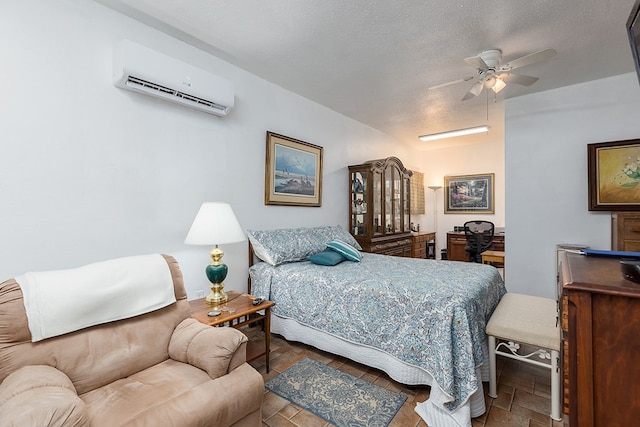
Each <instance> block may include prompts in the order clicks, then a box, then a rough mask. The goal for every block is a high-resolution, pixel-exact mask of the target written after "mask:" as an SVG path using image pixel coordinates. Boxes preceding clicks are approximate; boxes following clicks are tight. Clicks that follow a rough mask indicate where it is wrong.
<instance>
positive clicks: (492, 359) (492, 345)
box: [488, 335, 498, 398]
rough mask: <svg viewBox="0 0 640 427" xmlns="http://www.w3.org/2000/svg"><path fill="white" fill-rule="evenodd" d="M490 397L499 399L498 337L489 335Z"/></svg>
mask: <svg viewBox="0 0 640 427" xmlns="http://www.w3.org/2000/svg"><path fill="white" fill-rule="evenodd" d="M488 345H489V397H493V398H496V397H498V393H497V390H496V389H497V381H496V337H493V336H491V335H489V343H488Z"/></svg>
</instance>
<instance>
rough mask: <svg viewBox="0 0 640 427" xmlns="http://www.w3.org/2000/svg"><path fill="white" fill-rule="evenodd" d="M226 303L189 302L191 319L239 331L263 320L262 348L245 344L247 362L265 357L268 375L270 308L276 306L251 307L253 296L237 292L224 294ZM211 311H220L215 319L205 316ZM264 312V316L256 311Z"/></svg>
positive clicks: (269, 302) (251, 343)
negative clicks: (215, 304)
mask: <svg viewBox="0 0 640 427" xmlns="http://www.w3.org/2000/svg"><path fill="white" fill-rule="evenodd" d="M226 294H227V297H228V298H229V300H228V302H226V303H225V304H222V305H218V306H212V305H209V304H207V303H206V302H205V299H204V298H200V299H195V300H191V301H189V305H190V306H191V317H193V318H194V319H196V320H197V321H199V322H200V323H204V324H205V325H209V326H231V327H232V328H236V329H240V328H241V327H242V326H245V325H250V324H252V323H256V322H258V321H260V320H263V319H264V341H265V346H264V348H260V345H259V344H258V343H256V342H251V341H249V342H248V343H247V362H250V361H252V360H255V359H257V358H259V357H261V356H265V360H266V361H265V366H266V368H267V373H269V346H270V345H271V307H273V306H274V305H276V303H275V302H273V301H266V300H265V301H262V303H260V304H259V305H253V304H252V301H253V299H254V297H253V296H251V295H248V294H243V293H240V292H237V291H229V292H227V293H226ZM211 310H218V311H221V313H220V315H218V316H215V317H210V316H207V313H208V312H210V311H211ZM261 310H264V314H260V313H258V311H261Z"/></svg>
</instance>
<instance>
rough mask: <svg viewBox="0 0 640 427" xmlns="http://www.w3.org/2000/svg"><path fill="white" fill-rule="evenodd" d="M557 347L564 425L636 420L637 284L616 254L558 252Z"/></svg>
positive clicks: (639, 408)
mask: <svg viewBox="0 0 640 427" xmlns="http://www.w3.org/2000/svg"><path fill="white" fill-rule="evenodd" d="M561 263H562V265H561V271H562V275H561V280H560V284H561V286H562V304H560V311H561V313H560V314H561V316H560V318H561V319H562V320H561V322H562V329H561V330H562V346H561V352H562V353H563V354H562V359H563V361H564V364H563V365H564V366H563V370H564V374H565V375H566V377H565V390H564V393H565V403H567V404H568V411H569V425H571V426H579V427H591V426H594V427H600V426H602V427H608V426H632V425H638V422H640V393H638V390H639V387H640V386H639V384H640V362H639V359H640V339H638V332H639V331H640V284H637V283H634V282H631V281H628V280H625V279H623V277H622V274H621V273H620V261H619V260H618V259H616V258H606V257H593V256H585V255H579V254H573V253H567V252H563V253H562V254H561Z"/></svg>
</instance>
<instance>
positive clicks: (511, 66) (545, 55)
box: [501, 48, 557, 71]
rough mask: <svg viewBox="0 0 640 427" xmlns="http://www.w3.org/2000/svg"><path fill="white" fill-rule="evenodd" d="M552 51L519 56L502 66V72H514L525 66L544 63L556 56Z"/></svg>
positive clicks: (543, 50) (546, 50)
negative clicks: (539, 62)
mask: <svg viewBox="0 0 640 427" xmlns="http://www.w3.org/2000/svg"><path fill="white" fill-rule="evenodd" d="M556 53H557V52H556V51H555V50H554V49H551V48H549V49H542V50H539V51H537V52H533V53H530V54H529V55H525V56H521V57H520V58H517V59H514V60H513V61H511V62H509V63H506V64H504V65H503V66H502V67H501V69H503V70H506V71H508V70H515V69H516V68H520V67H524V66H525V65H529V64H533V63H534V62H538V61H544V60H545V59H549V58H553V57H554V56H555V55H556Z"/></svg>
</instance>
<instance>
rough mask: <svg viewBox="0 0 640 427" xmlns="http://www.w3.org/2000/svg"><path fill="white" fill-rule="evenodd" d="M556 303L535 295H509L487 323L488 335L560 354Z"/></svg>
mask: <svg viewBox="0 0 640 427" xmlns="http://www.w3.org/2000/svg"><path fill="white" fill-rule="evenodd" d="M557 316H558V311H557V305H556V301H555V300H552V299H549V298H541V297H534V296H531V295H523V294H515V293H511V292H509V293H507V294H505V295H504V296H503V297H502V299H501V300H500V303H499V304H498V306H497V307H496V309H495V311H494V312H493V314H492V315H491V319H489V323H487V329H486V331H487V335H491V336H494V337H497V338H503V339H508V340H513V341H517V342H520V343H525V344H531V345H535V346H538V347H542V348H546V349H549V350H558V351H559V350H560V329H559V326H558V322H557Z"/></svg>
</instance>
